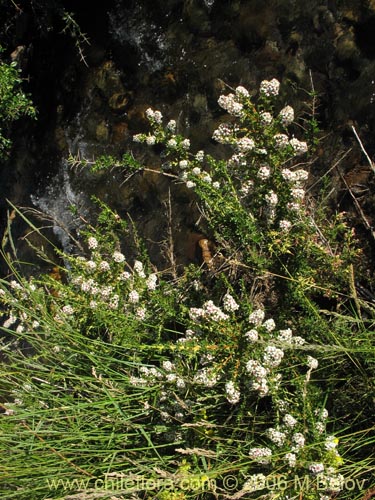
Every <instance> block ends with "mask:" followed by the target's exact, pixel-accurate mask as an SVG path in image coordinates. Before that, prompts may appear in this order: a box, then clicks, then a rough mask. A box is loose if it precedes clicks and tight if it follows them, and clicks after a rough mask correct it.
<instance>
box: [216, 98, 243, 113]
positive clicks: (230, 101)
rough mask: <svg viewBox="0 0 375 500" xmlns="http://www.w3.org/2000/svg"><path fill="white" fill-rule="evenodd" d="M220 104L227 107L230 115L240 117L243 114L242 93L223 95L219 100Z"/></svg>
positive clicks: (224, 107)
mask: <svg viewBox="0 0 375 500" xmlns="http://www.w3.org/2000/svg"><path fill="white" fill-rule="evenodd" d="M217 102H218V103H219V106H220V107H222V108H223V109H225V111H227V112H228V113H229V114H230V115H233V116H236V117H238V118H240V117H242V115H243V104H242V103H241V95H240V94H238V95H236V94H228V95H221V96H220V97H219V99H218V101H217Z"/></svg>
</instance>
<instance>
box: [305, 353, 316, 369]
mask: <svg viewBox="0 0 375 500" xmlns="http://www.w3.org/2000/svg"><path fill="white" fill-rule="evenodd" d="M307 365H308V367H309V368H311V369H312V370H315V369H316V368H318V365H319V363H318V360H317V359H315V358H313V357H312V356H307Z"/></svg>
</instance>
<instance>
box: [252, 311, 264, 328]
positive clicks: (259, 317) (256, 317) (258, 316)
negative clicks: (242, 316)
mask: <svg viewBox="0 0 375 500" xmlns="http://www.w3.org/2000/svg"><path fill="white" fill-rule="evenodd" d="M264 316H265V312H264V310H263V309H256V310H255V311H253V312H252V313H251V314H250V316H249V323H251V324H254V325H256V326H259V325H261V324H262V321H263V320H264Z"/></svg>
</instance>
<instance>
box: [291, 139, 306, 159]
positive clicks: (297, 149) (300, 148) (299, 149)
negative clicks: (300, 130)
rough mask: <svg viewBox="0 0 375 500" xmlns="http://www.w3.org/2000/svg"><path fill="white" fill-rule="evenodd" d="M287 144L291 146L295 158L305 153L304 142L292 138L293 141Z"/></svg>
mask: <svg viewBox="0 0 375 500" xmlns="http://www.w3.org/2000/svg"><path fill="white" fill-rule="evenodd" d="M289 144H290V145H291V146H292V148H293V151H294V154H295V155H296V156H300V155H303V154H304V153H306V152H307V144H306V142H303V141H299V140H298V139H296V138H295V137H293V139H290V141H289Z"/></svg>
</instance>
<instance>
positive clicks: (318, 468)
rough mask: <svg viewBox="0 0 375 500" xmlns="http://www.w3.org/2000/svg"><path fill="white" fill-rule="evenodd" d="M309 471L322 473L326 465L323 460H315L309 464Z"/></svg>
mask: <svg viewBox="0 0 375 500" xmlns="http://www.w3.org/2000/svg"><path fill="white" fill-rule="evenodd" d="M309 471H310V472H311V473H312V474H320V473H321V472H323V471H324V465H323V464H322V463H321V462H315V463H312V464H310V465H309Z"/></svg>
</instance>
